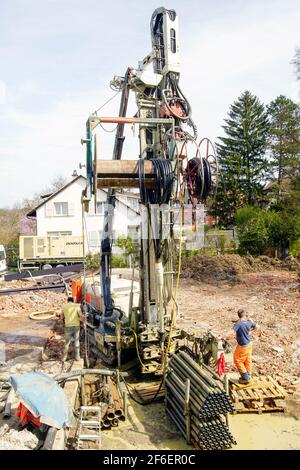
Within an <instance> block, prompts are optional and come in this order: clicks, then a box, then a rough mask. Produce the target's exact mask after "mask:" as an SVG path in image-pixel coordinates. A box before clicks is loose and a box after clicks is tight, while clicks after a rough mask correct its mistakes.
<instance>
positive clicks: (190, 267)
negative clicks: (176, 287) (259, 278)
mask: <svg viewBox="0 0 300 470" xmlns="http://www.w3.org/2000/svg"><path fill="white" fill-rule="evenodd" d="M281 269H284V270H289V271H300V259H299V258H294V257H293V256H289V257H288V258H286V259H285V260H284V261H281V260H278V259H275V258H269V257H268V256H258V257H256V258H254V257H252V256H243V257H242V256H239V255H220V256H205V255H196V256H190V257H184V258H183V259H182V268H181V277H182V278H183V279H195V280H197V281H203V282H217V281H229V282H238V281H239V280H240V279H239V274H246V273H255V272H267V271H274V270H281Z"/></svg>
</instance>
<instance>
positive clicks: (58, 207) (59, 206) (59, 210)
mask: <svg viewBox="0 0 300 470" xmlns="http://www.w3.org/2000/svg"><path fill="white" fill-rule="evenodd" d="M68 209H69V208H68V203H67V202H55V203H54V215H61V216H66V215H68V213H69V210H68Z"/></svg>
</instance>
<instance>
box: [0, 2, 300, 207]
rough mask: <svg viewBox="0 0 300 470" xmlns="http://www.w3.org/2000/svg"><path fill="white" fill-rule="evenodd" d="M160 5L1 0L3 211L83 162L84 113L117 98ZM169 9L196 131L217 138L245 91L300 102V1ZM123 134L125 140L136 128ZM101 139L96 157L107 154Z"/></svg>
mask: <svg viewBox="0 0 300 470" xmlns="http://www.w3.org/2000/svg"><path fill="white" fill-rule="evenodd" d="M161 4H163V2H160V1H158V0H155V1H153V0H147V1H143V0H128V1H125V0H123V1H121V0H114V1H113V2H112V1H111V2H109V1H104V0H43V1H38V0H0V174H1V185H0V207H3V206H10V205H12V204H14V203H16V202H18V201H20V200H21V199H22V198H23V197H30V196H31V195H32V194H33V193H34V192H35V191H38V190H40V189H42V188H44V187H46V186H48V185H49V184H50V183H51V180H53V178H55V177H56V176H58V175H63V176H65V177H68V178H69V177H70V175H71V173H72V171H73V169H77V170H78V164H79V162H84V158H85V155H84V148H83V147H82V146H81V144H80V139H81V137H82V136H83V135H84V130H85V122H86V119H87V117H88V115H89V113H90V112H92V111H94V110H95V109H96V108H98V107H99V106H100V105H101V104H102V103H104V102H105V101H106V100H107V99H108V98H110V97H111V96H112V95H113V92H112V91H111V90H110V88H109V81H110V79H111V78H112V77H113V76H114V75H115V74H117V75H118V74H119V75H122V74H124V72H125V70H126V68H127V66H128V65H130V66H136V65H137V62H138V60H141V59H143V58H144V56H145V55H146V54H147V53H148V52H150V50H151V38H150V28H149V21H150V18H151V15H152V12H153V11H154V10H155V8H157V7H159V6H161ZM164 6H165V7H166V8H173V9H175V10H176V11H177V13H178V15H179V21H180V23H179V27H180V48H181V63H182V69H181V78H180V84H181V88H182V89H183V91H184V93H185V94H186V96H187V97H188V98H189V101H190V102H191V105H192V108H193V117H194V120H195V122H196V124H197V126H198V130H199V136H201V137H203V136H207V137H210V138H211V139H213V140H215V139H216V138H217V136H218V135H221V134H222V129H221V125H222V121H223V119H224V117H226V113H227V111H228V108H229V105H230V104H231V103H232V102H233V100H235V99H236V98H237V97H238V96H239V95H240V94H241V93H242V92H243V91H244V90H246V89H248V90H250V91H251V92H252V93H254V94H256V95H257V96H258V97H259V98H260V99H261V100H262V101H263V102H265V103H268V102H270V101H271V100H272V99H274V98H275V97H276V96H278V95H280V94H284V95H286V96H288V97H290V98H292V99H294V100H299V90H298V89H297V86H298V88H299V84H298V85H297V83H296V80H295V74H294V70H293V66H292V65H291V60H292V58H293V54H294V49H295V46H296V45H297V44H299V43H300V26H299V25H300V2H299V0H284V1H282V0H280V1H277V0H260V1H258V0H252V1H251V2H250V1H247V0H226V1H225V0H210V1H207V0H200V1H199V0H197V1H196V0H185V1H182V0H169V1H168V2H167V3H165V4H164ZM118 105H119V102H118V97H117V98H116V99H115V100H113V101H112V102H111V103H110V104H109V105H108V106H107V107H106V108H104V109H103V110H102V111H101V113H99V114H102V115H104V116H105V115H112V114H115V115H117V113H118ZM130 111H131V112H132V113H134V112H135V106H134V102H132V103H131V106H130ZM108 128H109V129H111V126H108ZM127 134H128V139H127V140H128V141H130V139H131V141H132V139H133V137H132V131H131V129H129V130H127ZM106 135H107V134H106ZM106 135H105V138H103V146H100V154H101V156H102V157H106V158H111V150H112V149H111V148H109V146H108V141H107V137H106ZM101 136H102V134H101ZM101 138H102V137H101ZM135 139H137V136H135ZM133 149H134V147H133V146H132V144H130V145H128V146H127V148H126V146H125V157H128V158H137V154H136V155H133V153H135V152H134V151H133Z"/></svg>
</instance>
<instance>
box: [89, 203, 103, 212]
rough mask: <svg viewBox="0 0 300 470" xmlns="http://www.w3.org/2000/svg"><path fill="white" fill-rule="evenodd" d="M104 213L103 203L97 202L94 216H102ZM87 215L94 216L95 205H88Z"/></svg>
mask: <svg viewBox="0 0 300 470" xmlns="http://www.w3.org/2000/svg"><path fill="white" fill-rule="evenodd" d="M104 211H105V202H97V208H96V215H103V214H104ZM89 215H95V204H93V203H90V207H89Z"/></svg>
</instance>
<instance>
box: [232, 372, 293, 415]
mask: <svg viewBox="0 0 300 470" xmlns="http://www.w3.org/2000/svg"><path fill="white" fill-rule="evenodd" d="M229 385H230V396H231V399H232V401H233V404H234V413H265V412H268V413H270V412H274V411H277V412H279V411H281V412H282V411H285V409H286V402H285V401H284V399H285V396H286V393H285V391H284V390H283V388H282V387H281V386H280V385H279V383H278V382H276V380H274V379H273V377H270V376H269V375H268V376H266V377H255V378H254V379H253V381H252V382H251V383H250V384H248V385H242V384H239V383H234V382H230V383H229Z"/></svg>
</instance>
